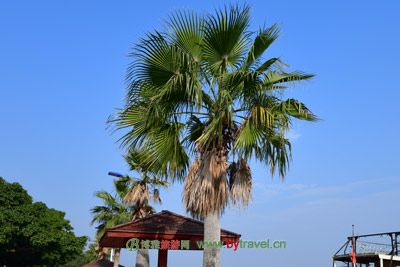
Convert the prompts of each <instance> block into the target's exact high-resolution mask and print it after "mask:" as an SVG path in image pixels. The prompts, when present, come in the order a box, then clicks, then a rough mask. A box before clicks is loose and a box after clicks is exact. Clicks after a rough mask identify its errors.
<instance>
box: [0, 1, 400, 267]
mask: <svg viewBox="0 0 400 267" xmlns="http://www.w3.org/2000/svg"><path fill="white" fill-rule="evenodd" d="M224 3H226V2H225V1H192V0H189V1H152V0H149V1H2V2H1V3H0V77H1V78H0V123H1V124H0V125H1V126H0V127H1V128H0V176H3V177H5V178H6V179H8V180H10V181H17V182H19V183H21V184H22V185H23V186H24V187H25V188H26V189H27V190H28V191H29V193H30V194H32V195H33V197H34V199H35V200H36V201H43V202H45V203H46V204H48V206H50V207H53V208H56V209H60V210H63V211H65V212H66V216H67V218H68V219H69V220H70V221H71V223H72V225H73V226H74V228H75V231H76V233H77V234H80V235H89V236H93V233H94V230H93V228H92V227H90V225H89V222H90V214H89V209H90V208H91V207H92V206H94V205H95V204H97V203H98V202H97V201H96V199H95V198H94V196H93V193H94V191H96V190H100V189H107V190H108V189H110V188H111V180H112V179H111V178H110V177H109V176H107V172H108V171H109V170H114V171H119V172H126V170H127V166H126V164H125V163H124V162H123V160H122V158H121V156H120V154H121V151H120V149H119V148H118V145H117V144H116V143H115V141H116V139H117V135H112V134H111V133H110V132H109V131H107V130H106V125H105V121H106V119H107V117H108V116H109V115H110V114H112V113H113V112H114V109H115V108H117V107H120V106H121V104H122V99H123V96H124V92H125V85H124V75H125V69H126V66H127V64H128V63H129V59H128V58H127V54H128V52H129V49H130V47H131V46H132V44H134V43H135V42H136V41H137V40H138V38H139V37H140V36H142V35H143V34H144V33H145V32H146V31H149V30H152V29H154V28H158V27H160V26H161V25H162V21H163V19H164V18H165V17H166V16H167V15H168V14H169V13H170V12H172V11H174V10H176V9H182V8H187V9H195V10H198V11H200V12H204V13H205V12H209V11H212V10H213V9H214V8H215V7H219V6H221V5H223V4H224ZM248 3H249V4H250V5H251V7H252V10H253V13H252V14H253V23H252V25H253V29H257V28H258V26H261V25H263V24H264V23H265V24H271V23H274V22H277V23H279V25H280V26H281V28H282V36H281V38H280V39H279V41H277V42H276V43H275V45H274V47H273V48H272V49H271V51H270V54H269V55H271V56H281V57H282V58H283V59H284V60H285V61H286V62H288V63H289V64H290V65H291V67H292V69H300V70H304V71H307V72H312V73H315V74H317V77H316V78H315V79H314V80H312V81H311V82H308V83H305V84H302V85H300V86H297V87H295V88H293V89H291V90H289V93H290V94H291V95H295V96H296V97H298V98H300V99H302V100H303V101H304V102H306V103H307V104H308V105H309V106H310V108H311V109H312V110H313V111H314V112H315V113H317V114H318V115H319V116H320V117H321V118H322V120H321V121H320V122H318V123H316V124H295V125H294V126H295V129H294V131H293V132H292V133H291V137H292V141H293V145H294V157H293V163H292V166H291V170H290V173H289V175H288V176H287V179H286V181H285V182H283V183H282V182H281V181H279V179H278V178H274V179H272V178H271V177H270V176H269V174H268V172H267V171H266V170H265V169H263V168H262V166H259V165H257V164H254V165H253V176H254V180H255V181H254V183H255V186H254V201H253V203H252V204H251V206H250V207H249V208H248V209H243V210H237V209H234V208H233V209H229V210H228V211H227V212H226V214H225V216H224V218H223V223H222V224H223V227H225V228H227V229H230V230H232V231H236V232H239V233H241V234H242V236H243V239H247V240H250V239H257V240H261V239H267V238H270V239H283V240H286V241H287V244H288V248H287V249H285V250H280V251H277V250H274V251H272V250H270V251H265V250H242V251H240V252H237V253H233V252H227V251H224V252H223V264H222V266H223V267H227V266H242V265H244V264H247V265H248V266H250V265H252V266H259V265H261V263H262V264H263V265H267V263H268V265H271V266H299V267H306V266H324V265H325V266H329V264H331V262H330V257H331V256H332V254H333V253H334V252H335V251H336V249H338V248H339V246H340V245H341V243H342V242H344V238H345V236H346V235H348V234H349V233H350V231H351V224H353V223H354V224H356V227H357V232H358V233H370V232H375V231H391V230H400V229H399V228H400V213H399V212H398V209H399V206H398V204H399V203H398V201H399V194H400V180H399V178H400V171H399V169H400V167H399V166H400V160H399V155H398V152H399V151H400V145H399V140H398V136H399V130H400V123H399V115H400V111H399V104H398V101H399V100H398V99H400V92H399V90H398V88H399V85H398V79H397V77H398V75H399V74H398V72H399V70H400V69H399V62H400V51H399V42H400V27H399V26H400V16H399V14H400V2H399V1H397V0H387V1H380V2H378V1H365V0H364V1H360V0H357V1H344V0H340V1H311V0H304V1H255V0H254V1H248ZM163 197H164V202H165V203H164V205H163V206H162V207H157V208H158V209H170V210H172V211H176V212H178V213H184V210H183V208H182V204H181V201H180V199H181V185H179V184H176V185H174V186H172V187H171V188H170V189H168V190H167V191H166V192H163ZM389 215H390V216H389ZM123 254H124V255H123V261H122V263H123V264H125V265H126V266H129V267H131V266H133V261H134V260H133V256H134V255H133V254H129V253H127V252H123ZM189 261H190V262H191V263H190V266H201V253H199V252H196V253H193V252H192V253H172V255H171V257H170V263H171V264H174V266H178V267H179V266H188V263H187V262H189ZM264 262H266V263H264ZM154 264H156V261H155V260H153V262H152V265H153V266H155V265H154Z"/></svg>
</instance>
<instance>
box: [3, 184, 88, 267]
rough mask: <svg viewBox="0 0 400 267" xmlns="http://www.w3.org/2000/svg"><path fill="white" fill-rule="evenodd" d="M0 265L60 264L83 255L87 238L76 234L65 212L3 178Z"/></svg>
mask: <svg viewBox="0 0 400 267" xmlns="http://www.w3.org/2000/svg"><path fill="white" fill-rule="evenodd" d="M0 226H1V227H0V265H1V266H3V265H6V266H58V265H61V264H64V263H66V262H68V261H69V260H71V259H73V258H74V257H76V256H77V255H80V254H81V253H82V251H83V248H84V246H85V244H86V241H87V238H86V237H77V236H75V235H74V233H73V228H72V226H71V224H70V222H69V221H68V220H66V219H65V213H64V212H61V211H58V210H55V209H51V208H48V207H47V206H46V205H45V204H44V203H42V202H33V200H32V197H31V196H30V195H29V194H28V193H27V191H26V190H25V189H24V188H23V187H22V186H21V185H20V184H18V183H8V182H7V181H6V180H4V179H3V178H1V177H0Z"/></svg>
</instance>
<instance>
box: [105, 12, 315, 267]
mask: <svg viewBox="0 0 400 267" xmlns="http://www.w3.org/2000/svg"><path fill="white" fill-rule="evenodd" d="M165 26H166V29H165V30H163V31H154V32H151V33H148V34H147V35H146V36H145V37H144V38H143V39H141V41H140V42H139V43H138V44H137V46H135V47H134V49H133V52H132V57H133V63H132V65H131V66H130V67H129V68H128V75H127V79H128V82H129V88H128V89H129V90H128V94H127V98H126V99H127V100H126V104H125V107H124V108H123V109H122V110H121V111H120V112H119V113H118V115H117V117H116V118H115V120H112V122H114V123H115V124H116V125H117V128H118V129H125V130H127V131H126V134H125V135H124V136H123V137H122V138H121V144H122V146H126V147H130V148H135V149H145V150H146V151H147V155H148V156H147V157H146V160H145V161H147V162H148V164H150V165H151V164H152V163H154V164H157V165H158V166H159V168H160V170H161V171H162V172H164V173H165V175H167V176H169V177H172V178H173V179H178V180H183V179H184V178H185V185H184V192H183V200H184V203H185V205H186V208H187V210H188V211H189V212H190V213H191V214H192V215H193V216H196V217H200V218H203V219H204V224H205V229H204V238H205V240H206V241H215V240H219V239H220V216H221V214H222V213H223V211H224V209H225V208H226V207H227V205H228V204H229V203H233V204H243V205H247V204H248V202H249V200H250V199H251V187H252V177H251V170H250V166H249V163H248V161H249V160H250V159H254V160H258V161H260V162H263V163H265V164H266V167H267V168H268V169H269V171H270V172H271V174H274V173H275V172H276V171H277V172H278V173H279V175H280V176H281V177H282V178H283V177H284V176H285V173H286V171H287V169H288V166H289V163H290V159H291V144H290V142H289V140H288V139H287V137H286V133H287V131H288V130H289V129H290V128H291V125H292V124H291V122H292V120H293V118H295V119H300V120H307V121H314V120H316V116H315V115H314V114H313V113H312V112H311V111H310V110H309V109H308V108H307V107H306V106H305V105H304V104H303V103H302V102H300V101H298V100H296V99H291V98H285V96H284V89H285V88H287V87H288V86H290V85H293V84H294V83H296V82H298V81H302V80H307V79H309V78H311V77H313V75H310V74H305V73H303V72H300V71H286V68H287V65H286V64H285V63H284V62H283V61H282V60H281V59H280V58H277V57H273V58H269V59H265V58H264V54H265V52H266V51H267V50H268V48H269V47H270V45H271V44H272V43H273V42H274V41H275V40H276V39H277V38H278V35H279V29H278V26H277V25H272V26H270V27H262V28H260V29H259V30H258V31H256V32H254V31H250V29H249V26H250V8H249V7H248V6H243V7H239V6H230V7H226V8H223V9H220V10H217V11H216V12H215V13H213V14H209V15H204V16H203V15H199V14H196V13H194V12H178V13H175V14H173V15H172V16H170V17H169V19H168V20H167V22H166V25H165ZM159 162H161V164H160V163H159ZM219 253H220V252H219V250H218V249H211V248H206V249H205V250H204V257H203V266H205V267H215V266H219V264H220V263H219V261H220V256H219Z"/></svg>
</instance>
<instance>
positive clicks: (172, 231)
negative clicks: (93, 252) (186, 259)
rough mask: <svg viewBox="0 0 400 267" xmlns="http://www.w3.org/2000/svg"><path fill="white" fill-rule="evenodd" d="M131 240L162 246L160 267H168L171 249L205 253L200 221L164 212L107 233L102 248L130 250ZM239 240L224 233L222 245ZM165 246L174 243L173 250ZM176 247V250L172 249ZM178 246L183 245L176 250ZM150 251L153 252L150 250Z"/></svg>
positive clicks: (222, 232) (227, 232)
mask: <svg viewBox="0 0 400 267" xmlns="http://www.w3.org/2000/svg"><path fill="white" fill-rule="evenodd" d="M132 239H138V240H140V242H142V241H143V242H146V241H155V240H156V241H155V242H157V241H158V242H159V244H161V246H160V248H159V249H158V267H166V266H167V258H168V249H174V250H201V249H202V248H200V247H199V246H198V243H197V242H198V241H203V240H204V224H203V222H201V221H198V220H194V219H192V218H189V217H185V216H182V215H179V214H176V213H173V212H171V211H167V210H163V211H161V212H159V213H155V214H152V215H150V216H147V217H145V218H142V219H138V220H135V221H132V222H129V223H126V224H121V225H118V226H115V227H113V228H109V229H107V230H106V231H105V233H104V234H103V236H102V237H101V238H100V241H99V244H100V246H101V247H104V248H105V247H108V248H127V243H128V247H129V242H130V240H132ZM239 239H240V234H237V233H234V232H230V231H227V230H224V229H221V242H223V243H226V242H237V241H239ZM128 241H129V242H128ZM178 241H179V242H178ZM166 242H171V243H170V244H171V247H168V248H167V247H166V246H165V243H166ZM183 242H184V243H185V244H186V246H185V247H182V244H183ZM173 243H174V244H175V246H174V247H172V244H173ZM179 243H180V244H181V245H180V246H179V245H178V246H176V244H179ZM162 244H164V247H163V246H162ZM149 249H154V248H152V247H149Z"/></svg>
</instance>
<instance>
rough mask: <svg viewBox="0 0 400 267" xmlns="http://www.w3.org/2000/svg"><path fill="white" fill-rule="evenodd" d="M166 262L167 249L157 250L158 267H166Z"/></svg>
mask: <svg viewBox="0 0 400 267" xmlns="http://www.w3.org/2000/svg"><path fill="white" fill-rule="evenodd" d="M167 262H168V250H167V249H159V250H158V267H167Z"/></svg>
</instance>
